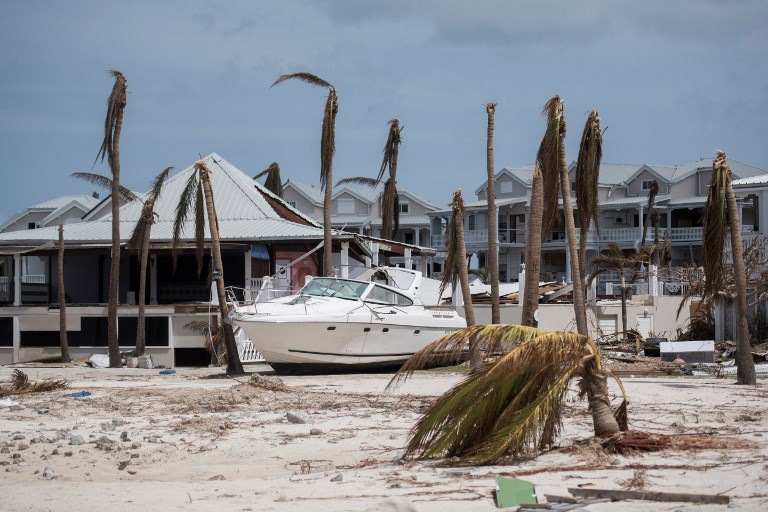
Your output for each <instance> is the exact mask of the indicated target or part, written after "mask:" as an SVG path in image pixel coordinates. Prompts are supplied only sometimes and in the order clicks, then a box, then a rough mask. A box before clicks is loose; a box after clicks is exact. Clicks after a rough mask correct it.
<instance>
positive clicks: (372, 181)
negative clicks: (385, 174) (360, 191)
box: [336, 176, 381, 188]
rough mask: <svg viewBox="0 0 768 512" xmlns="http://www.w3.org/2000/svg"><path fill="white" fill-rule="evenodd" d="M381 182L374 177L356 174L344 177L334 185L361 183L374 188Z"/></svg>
mask: <svg viewBox="0 0 768 512" xmlns="http://www.w3.org/2000/svg"><path fill="white" fill-rule="evenodd" d="M380 183H381V182H380V181H379V180H377V179H376V178H367V177H365V176H356V177H354V178H344V179H343V180H339V181H337V182H336V186H337V187H340V186H342V185H362V186H364V187H370V188H376V187H377V186H379V184H380Z"/></svg>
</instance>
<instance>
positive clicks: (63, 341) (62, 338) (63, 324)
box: [58, 224, 72, 363]
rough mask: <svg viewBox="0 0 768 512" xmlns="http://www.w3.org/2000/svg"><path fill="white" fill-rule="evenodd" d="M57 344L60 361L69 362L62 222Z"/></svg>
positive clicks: (61, 230) (61, 227)
mask: <svg viewBox="0 0 768 512" xmlns="http://www.w3.org/2000/svg"><path fill="white" fill-rule="evenodd" d="M58 264H59V265H58V266H59V268H58V270H59V344H60V345H61V362H62V363H69V362H71V361H72V358H70V357H69V342H68V341H67V294H66V291H65V290H64V224H59V261H58Z"/></svg>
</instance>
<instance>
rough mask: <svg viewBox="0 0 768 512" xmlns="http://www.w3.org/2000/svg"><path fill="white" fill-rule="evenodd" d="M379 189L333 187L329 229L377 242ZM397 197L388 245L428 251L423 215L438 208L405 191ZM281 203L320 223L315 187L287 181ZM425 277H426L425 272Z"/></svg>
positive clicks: (398, 260)
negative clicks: (396, 215) (396, 223)
mask: <svg viewBox="0 0 768 512" xmlns="http://www.w3.org/2000/svg"><path fill="white" fill-rule="evenodd" d="M383 189H384V186H383V185H381V184H380V185H378V186H376V187H375V188H371V187H365V186H356V185H355V186H350V185H343V186H341V187H337V188H336V189H335V190H334V193H333V196H332V200H331V226H332V227H333V228H334V229H338V230H341V231H346V232H351V233H357V234H360V235H368V236H371V237H374V238H381V228H382V215H381V204H382V193H383ZM397 193H398V196H399V204H398V208H399V213H400V216H399V220H400V223H399V228H398V230H397V232H396V233H395V236H394V237H393V240H392V241H395V242H400V243H402V244H406V245H412V246H425V247H429V245H430V220H429V217H428V216H427V215H428V214H429V213H430V212H434V211H437V210H438V207H437V206H435V205H434V204H432V203H431V202H429V201H427V200H426V199H423V198H421V197H419V196H417V195H415V194H413V193H411V192H409V191H408V190H403V189H398V190H397ZM283 200H285V201H286V202H287V203H288V204H289V205H291V206H292V207H294V208H296V209H297V210H298V211H300V212H302V213H303V214H305V215H307V216H308V217H311V218H312V219H314V220H316V221H317V222H319V223H322V222H323V202H324V198H323V192H322V191H321V190H320V189H319V188H318V187H315V186H312V185H306V184H304V183H300V182H297V181H294V180H288V182H287V183H286V184H285V185H284V186H283ZM424 261H425V260H424V259H414V260H413V261H412V267H413V268H415V269H416V270H422V267H423V266H424V264H423V263H424ZM427 261H429V260H428V259H427ZM389 263H390V264H392V265H398V264H399V265H403V264H404V263H405V258H404V257H400V256H394V257H391V258H389ZM427 266H428V265H427ZM427 270H428V269H427ZM425 273H427V274H428V271H427V272H425Z"/></svg>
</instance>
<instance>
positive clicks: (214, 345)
mask: <svg viewBox="0 0 768 512" xmlns="http://www.w3.org/2000/svg"><path fill="white" fill-rule="evenodd" d="M184 327H186V328H187V329H189V330H190V331H192V332H193V333H195V334H199V335H200V336H202V337H203V348H204V349H205V350H206V351H207V352H210V353H212V354H213V355H214V357H215V358H216V362H217V363H218V364H219V365H222V364H224V363H225V362H226V360H227V347H226V345H225V344H224V336H223V332H224V329H222V325H221V322H219V323H213V322H212V323H208V322H204V321H202V320H193V321H192V322H189V323H186V324H184Z"/></svg>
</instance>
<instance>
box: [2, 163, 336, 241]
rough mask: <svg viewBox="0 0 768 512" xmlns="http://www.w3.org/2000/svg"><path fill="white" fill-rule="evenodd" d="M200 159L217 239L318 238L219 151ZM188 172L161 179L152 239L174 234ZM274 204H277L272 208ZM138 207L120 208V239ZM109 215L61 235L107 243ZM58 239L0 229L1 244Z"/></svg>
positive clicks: (189, 234)
mask: <svg viewBox="0 0 768 512" xmlns="http://www.w3.org/2000/svg"><path fill="white" fill-rule="evenodd" d="M204 160H205V161H206V163H207V164H208V168H209V169H210V170H211V185H212V187H213V193H214V200H215V202H216V215H217V217H218V219H219V231H220V235H221V239H222V240H231V241H235V240H239V241H256V240H263V241H269V240H285V239H291V238H296V239H306V238H308V239H322V237H323V230H322V228H321V227H320V225H319V224H318V223H317V222H315V221H313V220H311V219H310V218H308V217H306V216H304V215H303V214H301V213H300V212H298V211H297V210H295V209H293V208H290V207H289V206H288V205H286V204H285V203H283V202H282V201H280V200H279V199H277V198H276V196H274V194H272V193H271V192H269V191H268V190H266V189H265V188H264V187H262V186H261V185H259V184H258V183H255V182H254V181H253V180H252V179H251V178H250V177H249V176H247V175H246V174H244V173H243V172H241V171H240V170H239V169H237V168H236V167H234V166H233V165H232V164H230V163H229V162H227V161H226V160H224V159H223V158H221V157H220V156H219V155H217V154H216V153H212V154H210V155H208V156H207V157H205V158H204ZM193 172H194V166H190V167H188V168H186V169H184V170H183V171H181V172H179V173H177V174H175V175H173V176H171V177H169V178H168V179H167V180H166V183H165V185H164V186H163V190H162V193H161V194H160V197H159V198H158V200H157V203H156V205H155V213H156V214H157V220H156V222H155V224H154V225H153V227H152V236H151V239H152V241H153V242H170V241H171V240H172V239H173V220H174V217H175V210H176V205H177V204H178V202H179V197H180V196H181V193H182V191H183V189H184V187H185V186H186V184H187V181H188V179H189V177H190V175H191V174H192V173H193ZM275 201H277V202H275ZM273 204H274V205H276V206H275V207H273V206H272V205H273ZM276 208H277V209H276ZM141 210H142V203H141V202H137V201H134V202H132V203H128V204H126V205H124V206H122V207H121V208H120V238H121V240H123V241H127V239H128V238H130V235H131V233H132V232H133V229H134V227H135V226H136V223H137V221H138V220H139V217H140V215H141ZM278 210H281V211H278ZM288 217H290V218H291V219H293V220H289V218H288ZM111 219H112V215H111V213H110V214H108V215H105V216H104V217H102V218H100V219H98V220H94V221H88V222H81V223H79V224H68V225H67V226H66V227H65V229H64V239H65V240H66V241H67V242H74V243H90V244H99V243H109V242H110V241H111V236H112V235H111V233H112V227H111V226H112V221H111ZM208 236H210V235H209V233H208V227H207V225H206V237H208ZM57 238H58V231H57V228H56V227H50V228H42V229H35V230H25V231H22V232H11V233H3V234H0V244H2V245H12V244H17V243H40V242H41V241H46V240H55V239H57ZM183 238H184V239H185V240H193V239H194V215H191V216H190V220H189V221H188V222H187V223H186V224H185V226H184V231H183Z"/></svg>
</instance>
